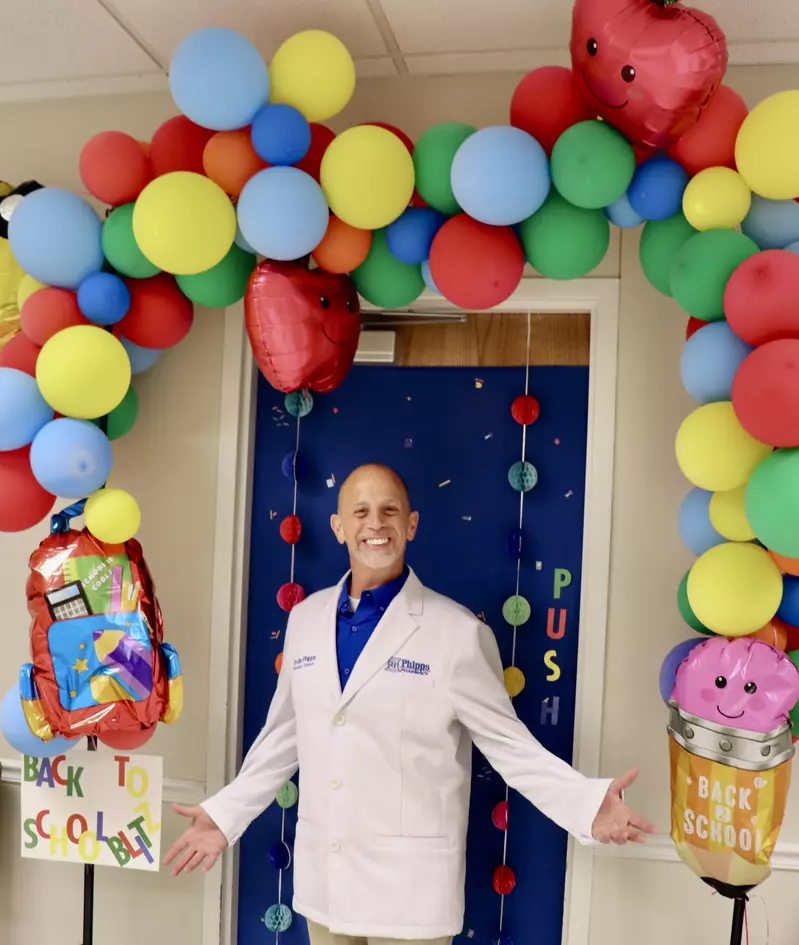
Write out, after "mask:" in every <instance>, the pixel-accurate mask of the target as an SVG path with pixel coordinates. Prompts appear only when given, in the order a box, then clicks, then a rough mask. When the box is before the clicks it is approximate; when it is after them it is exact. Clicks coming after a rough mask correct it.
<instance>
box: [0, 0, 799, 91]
mask: <svg viewBox="0 0 799 945" xmlns="http://www.w3.org/2000/svg"><path fill="white" fill-rule="evenodd" d="M0 2H2V10H3V25H2V29H1V30H0V101H18V100H23V101H24V100H31V99H40V98H49V97H58V98H61V97H66V96H69V95H79V94H93V93H113V92H123V91H135V90H139V89H140V90H154V89H162V88H166V87H167V80H166V74H167V69H168V65H169V60H170V57H171V55H172V51H173V50H174V48H175V46H176V45H177V43H178V42H179V41H180V40H181V39H182V38H183V37H184V36H185V35H186V34H187V33H189V32H191V31H192V30H194V29H196V28H198V27H201V26H210V25H225V26H231V27H233V28H234V29H238V30H240V31H241V32H243V33H245V34H246V35H247V36H248V37H249V38H250V39H251V40H252V41H253V42H254V43H255V44H256V45H257V46H258V47H259V48H260V49H261V51H262V52H263V54H264V56H265V57H266V58H267V59H269V58H270V57H271V54H272V53H273V51H274V50H275V48H276V47H277V46H278V44H279V43H280V42H281V41H282V40H283V39H285V38H286V37H287V36H290V35H291V34H292V33H295V32H297V31H298V30H302V29H307V28H309V27H316V28H320V29H326V30H329V31H330V32H333V33H335V34H336V35H337V36H339V37H340V38H341V39H342V40H343V41H344V42H345V43H346V44H347V46H348V48H349V49H350V51H351V52H352V54H353V56H354V57H355V59H356V63H357V67H358V74H359V76H360V77H375V76H397V75H403V74H407V73H410V74H415V75H436V74H438V75H440V74H456V73H478V72H505V71H521V70H526V69H532V68H535V67H536V66H539V65H545V64H552V63H563V64H567V62H568V52H567V50H568V39H569V25H570V19H571V4H570V2H569V0H0ZM701 6H702V8H703V9H704V10H706V11H707V12H708V13H711V14H712V15H714V16H715V17H716V18H717V19H718V20H719V22H720V24H721V26H722V29H723V30H724V31H725V33H726V35H727V40H728V44H729V47H730V61H731V63H732V64H739V65H754V64H758V63H787V62H799V12H797V5H796V0H704V2H702V3H701Z"/></svg>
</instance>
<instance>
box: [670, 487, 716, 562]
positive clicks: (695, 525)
mask: <svg viewBox="0 0 799 945" xmlns="http://www.w3.org/2000/svg"><path fill="white" fill-rule="evenodd" d="M712 498H713V493H712V492H706V491H705V490H704V489H691V491H690V492H689V493H688V495H687V496H686V497H685V498H684V499H683V500H682V504H681V505H680V512H679V515H678V517H677V527H678V529H679V532H680V538H681V539H682V543H683V544H684V545H685V547H686V548H687V549H688V550H689V551H691V552H693V553H694V554H695V555H696V556H697V557H699V556H700V555H703V554H704V553H705V552H706V551H709V550H710V549H711V548H715V547H716V545H721V544H723V543H724V542H725V541H726V540H727V539H726V538H724V537H723V536H722V535H719V533H718V532H717V531H716V529H715V528H713V526H712V524H711V523H710V500H711V499H712Z"/></svg>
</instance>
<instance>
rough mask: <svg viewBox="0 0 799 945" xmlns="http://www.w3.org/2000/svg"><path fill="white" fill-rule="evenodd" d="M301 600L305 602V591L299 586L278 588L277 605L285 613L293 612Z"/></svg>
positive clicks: (289, 585) (286, 585) (288, 585)
mask: <svg viewBox="0 0 799 945" xmlns="http://www.w3.org/2000/svg"><path fill="white" fill-rule="evenodd" d="M301 600H305V591H304V590H303V589H302V587H301V586H300V585H299V584H293V583H291V584H283V585H281V587H280V588H278V592H277V604H278V607H280V609H281V610H285V611H286V612H287V613H288V612H289V611H290V610H293V609H294V607H296V606H297V604H299V602H300V601H301Z"/></svg>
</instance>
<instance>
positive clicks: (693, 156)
mask: <svg viewBox="0 0 799 945" xmlns="http://www.w3.org/2000/svg"><path fill="white" fill-rule="evenodd" d="M747 111H748V110H747V108H746V102H744V100H743V99H742V98H741V96H740V95H739V94H738V93H737V92H735V91H733V90H732V89H731V88H730V87H729V86H728V85H720V86H719V88H718V91H717V92H716V94H715V95H714V96H713V98H712V99H711V100H710V104H709V105H708V106H707V108H706V109H705V110H704V111H703V112H702V114H701V116H700V118H699V121H698V122H697V123H696V124H695V125H694V127H693V128H691V130H690V131H688V132H686V133H685V134H684V135H683V136H682V137H681V138H680V140H679V141H677V142H676V143H675V144H673V145H672V146H671V147H670V148H669V157H671V158H674V160H675V161H679V163H680V164H682V166H683V167H684V168H685V169H686V171H688V173H689V174H691V175H693V174H698V173H699V172H700V171H702V170H704V169H705V168H706V167H731V168H733V169H734V168H735V139H736V138H737V137H738V131H739V129H740V127H741V125H742V124H743V121H744V118H746V115H747Z"/></svg>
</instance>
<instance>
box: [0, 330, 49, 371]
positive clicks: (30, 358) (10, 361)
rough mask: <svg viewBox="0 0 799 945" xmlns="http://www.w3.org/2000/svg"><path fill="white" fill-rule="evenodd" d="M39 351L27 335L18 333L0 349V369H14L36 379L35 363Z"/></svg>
mask: <svg viewBox="0 0 799 945" xmlns="http://www.w3.org/2000/svg"><path fill="white" fill-rule="evenodd" d="M41 350H42V349H41V348H40V347H39V346H38V345H35V344H34V343H33V342H32V341H31V340H30V338H28V336H27V335H25V334H24V333H23V332H19V333H18V334H16V335H14V337H13V338H12V339H11V340H10V341H7V342H6V343H5V344H4V345H3V347H2V348H0V367H10V368H16V369H17V370H18V371H24V372H25V374H30V375H31V376H32V377H36V362H37V361H38V359H39V352H40V351H41Z"/></svg>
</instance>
